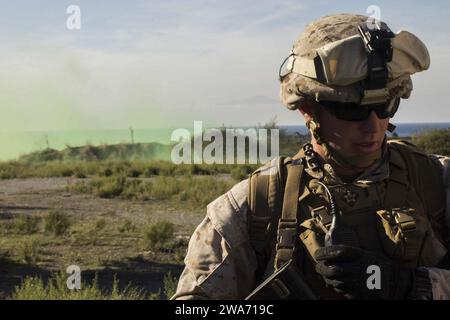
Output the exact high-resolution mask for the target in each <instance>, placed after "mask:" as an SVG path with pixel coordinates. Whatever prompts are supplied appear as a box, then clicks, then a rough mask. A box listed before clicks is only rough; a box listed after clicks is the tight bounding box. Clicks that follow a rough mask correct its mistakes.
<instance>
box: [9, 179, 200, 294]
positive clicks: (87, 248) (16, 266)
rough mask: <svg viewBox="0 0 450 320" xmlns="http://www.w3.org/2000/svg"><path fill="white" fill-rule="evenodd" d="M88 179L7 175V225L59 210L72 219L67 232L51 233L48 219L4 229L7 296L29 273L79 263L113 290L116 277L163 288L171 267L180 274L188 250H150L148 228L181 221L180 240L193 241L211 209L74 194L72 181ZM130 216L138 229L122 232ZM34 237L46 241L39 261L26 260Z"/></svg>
mask: <svg viewBox="0 0 450 320" xmlns="http://www.w3.org/2000/svg"><path fill="white" fill-rule="evenodd" d="M80 180H81V179H76V178H30V179H11V180H0V224H1V223H7V221H12V220H14V219H17V217H18V216H19V215H20V214H25V215H32V216H36V217H39V218H40V219H41V218H42V217H43V216H44V215H45V214H46V213H47V212H48V211H49V210H52V209H58V210H60V211H62V212H64V213H65V214H67V215H68V216H69V217H70V218H71V221H72V224H71V227H70V229H69V232H68V233H67V234H65V235H63V236H51V235H47V234H45V232H44V231H43V227H42V224H43V223H42V222H41V226H40V230H39V231H38V232H37V233H36V234H33V235H18V234H13V233H8V232H6V233H5V232H3V233H0V298H2V299H4V298H6V297H8V296H9V295H10V294H11V292H12V291H13V290H14V287H15V286H17V285H18V284H20V282H21V281H22V279H23V278H24V277H26V276H34V275H40V276H42V277H43V278H44V279H46V278H47V277H48V276H49V275H50V274H51V272H54V271H60V270H65V269H66V268H67V267H68V266H69V265H73V264H75V265H78V266H80V268H81V270H82V279H83V281H89V280H90V279H92V278H93V277H94V275H95V273H97V275H98V279H99V284H100V286H101V287H105V288H110V285H111V283H112V281H113V278H114V275H116V276H117V279H118V280H119V283H120V286H121V287H122V286H125V285H127V284H129V283H131V284H132V285H133V286H137V287H140V288H143V289H145V290H146V291H148V292H156V291H157V290H158V289H159V288H161V287H162V286H163V278H164V275H165V274H167V273H168V272H169V271H170V272H171V274H172V275H173V276H179V274H180V273H181V271H182V268H183V261H182V260H183V257H184V253H185V247H183V248H181V250H179V251H178V252H176V253H174V252H169V251H168V252H164V250H163V251H158V252H152V251H148V250H146V249H145V246H143V245H142V239H143V228H144V227H145V226H146V225H148V224H150V223H153V222H156V221H158V220H167V221H170V222H172V223H174V224H175V226H176V237H177V238H178V239H181V240H182V242H183V243H187V241H188V238H189V236H190V234H191V233H192V232H193V230H194V228H195V226H196V225H198V224H199V223H200V221H201V220H202V219H203V216H204V210H203V209H195V208H189V207H186V206H183V205H181V204H177V203H170V202H164V201H151V200H150V201H130V200H121V199H101V198H98V197H96V196H94V195H86V194H77V193H73V192H68V191H67V190H68V189H67V187H68V186H70V185H72V184H74V183H76V182H78V181H80ZM83 180H88V179H83ZM99 220H103V221H104V226H103V227H101V228H100V227H94V225H96V222H97V221H99ZM126 220H129V221H131V222H132V225H133V230H131V231H127V232H123V231H119V227H120V225H121V224H123V222H124V221H126ZM27 239H34V240H36V239H37V240H36V241H38V243H39V255H38V258H37V259H36V261H35V262H33V263H29V262H24V261H22V260H21V258H20V246H21V242H23V241H28V240H27Z"/></svg>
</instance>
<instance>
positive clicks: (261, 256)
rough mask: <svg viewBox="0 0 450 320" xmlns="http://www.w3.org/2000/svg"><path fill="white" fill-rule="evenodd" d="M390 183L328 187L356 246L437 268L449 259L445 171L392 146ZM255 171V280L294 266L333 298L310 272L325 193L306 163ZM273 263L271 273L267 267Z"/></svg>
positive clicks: (251, 218) (323, 223)
mask: <svg viewBox="0 0 450 320" xmlns="http://www.w3.org/2000/svg"><path fill="white" fill-rule="evenodd" d="M388 152H389V170H390V172H389V178H387V179H385V180H382V181H379V182H375V183H368V184H341V185H327V187H328V189H329V190H330V192H331V194H332V196H333V199H334V200H335V202H337V206H338V207H339V209H341V210H342V213H343V214H342V217H343V220H344V221H345V223H346V225H348V226H350V227H351V228H352V229H353V230H354V233H355V234H356V235H357V237H356V242H355V240H353V242H352V243H350V244H351V245H356V246H359V247H361V248H362V249H365V250H369V251H374V252H378V253H382V254H384V255H386V256H387V257H389V258H390V259H391V260H392V261H393V263H394V265H396V266H397V267H399V268H402V267H418V266H430V267H431V266H436V265H437V264H438V263H439V262H440V260H441V259H442V258H443V257H444V256H445V255H446V253H447V249H446V246H445V245H444V243H445V244H447V228H446V227H445V221H444V211H445V193H444V192H445V191H444V185H443V179H442V168H441V166H440V165H439V164H438V163H436V162H434V161H433V160H432V159H431V158H430V157H428V156H427V155H426V154H424V153H423V152H421V151H420V150H418V149H417V148H416V147H415V146H414V145H412V144H410V143H408V142H406V141H402V140H396V141H390V142H389V144H388ZM275 162H276V163H275V164H274V163H272V164H270V165H266V166H263V167H261V168H260V169H258V170H256V171H255V172H254V173H253V174H252V175H251V177H250V183H249V188H250V189H249V198H248V199H249V200H248V201H249V214H248V231H249V236H250V242H251V244H252V246H253V248H254V250H255V252H256V256H257V259H258V270H257V274H256V279H257V281H261V280H262V279H264V278H265V277H266V276H267V271H268V270H271V269H272V270H273V269H278V268H279V267H280V266H282V265H283V264H284V263H286V262H287V261H288V260H290V259H292V260H293V261H296V263H297V266H298V268H299V270H300V271H301V272H302V273H303V275H304V277H305V279H306V280H307V281H308V282H309V283H310V285H311V286H312V287H314V288H315V289H316V291H317V292H319V294H320V295H321V296H322V297H323V298H337V297H336V295H335V294H334V292H331V290H328V289H326V288H325V287H323V282H322V281H321V279H319V277H318V275H317V274H316V273H315V271H314V265H315V261H314V258H313V257H314V252H315V251H316V250H317V248H319V247H320V246H324V239H325V233H326V232H327V231H328V229H329V227H330V224H331V220H332V216H331V215H330V212H329V211H330V201H329V200H330V199H328V198H329V197H327V195H326V193H325V191H324V188H323V187H321V185H320V184H319V183H317V179H315V178H314V177H311V176H310V175H309V174H307V173H306V172H305V171H306V170H304V169H305V164H306V163H305V158H304V157H302V158H300V159H296V157H294V158H283V157H280V158H278V159H276V160H275ZM271 260H273V268H272V266H271V265H270V264H269V261H271Z"/></svg>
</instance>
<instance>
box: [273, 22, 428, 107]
mask: <svg viewBox="0 0 450 320" xmlns="http://www.w3.org/2000/svg"><path fill="white" fill-rule="evenodd" d="M284 65H286V69H287V73H286V74H283V75H281V74H280V81H281V88H280V97H281V100H282V102H283V104H284V105H285V106H286V107H287V108H288V109H291V110H295V109H298V107H299V106H300V105H301V103H302V101H304V100H305V99H307V98H313V99H314V100H316V101H336V102H348V103H355V104H362V105H364V104H375V103H382V102H387V101H389V100H392V99H396V98H398V99H399V98H403V99H406V98H409V96H410V94H411V91H412V81H411V77H410V75H412V74H413V73H415V72H420V71H422V70H426V69H428V67H429V65H430V57H429V54H428V51H427V48H426V47H425V45H424V44H423V43H422V41H420V39H418V38H417V37H416V36H415V35H413V34H412V33H409V32H407V31H400V32H398V33H396V34H394V33H393V32H392V31H391V30H390V29H389V28H388V27H387V25H386V24H385V23H383V22H380V21H376V20H371V18H369V17H366V16H363V15H357V14H336V15H330V16H325V17H323V18H320V19H318V20H316V21H314V22H312V23H310V24H309V25H307V26H306V28H305V31H304V32H303V33H302V34H301V35H300V37H299V38H298V39H297V40H296V41H295V43H294V45H293V48H292V51H291V53H290V55H289V57H288V58H287V59H286V60H285V61H284V62H283V65H282V67H283V66H284ZM280 71H281V68H280ZM280 73H281V72H280Z"/></svg>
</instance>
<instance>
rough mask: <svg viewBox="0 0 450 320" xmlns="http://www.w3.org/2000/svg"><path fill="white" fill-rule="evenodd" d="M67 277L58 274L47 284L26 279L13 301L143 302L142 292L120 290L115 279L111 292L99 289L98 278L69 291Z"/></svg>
mask: <svg viewBox="0 0 450 320" xmlns="http://www.w3.org/2000/svg"><path fill="white" fill-rule="evenodd" d="M66 279H67V275H66V274H65V273H63V272H60V273H58V274H56V276H54V277H53V278H52V279H50V280H49V282H48V283H47V284H45V283H44V281H43V280H42V279H41V278H39V277H26V278H25V279H24V280H23V282H22V284H21V285H20V286H17V287H16V288H15V290H14V293H13V294H12V296H11V299H14V300H143V299H145V294H144V293H143V291H142V290H139V289H137V288H133V287H131V286H129V285H128V286H127V287H125V288H124V289H123V290H120V289H119V282H118V281H117V279H114V281H113V285H112V288H111V291H110V292H106V291H104V290H102V289H100V288H99V286H98V281H97V278H95V279H94V281H93V283H91V284H88V283H83V284H82V286H81V289H80V290H76V289H74V290H69V289H68V288H67V284H66Z"/></svg>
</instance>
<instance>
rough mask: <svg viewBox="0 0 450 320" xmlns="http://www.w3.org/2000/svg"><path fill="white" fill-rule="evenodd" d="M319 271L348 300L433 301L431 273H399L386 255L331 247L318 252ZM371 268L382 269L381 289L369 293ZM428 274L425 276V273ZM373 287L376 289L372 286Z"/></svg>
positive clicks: (342, 246)
mask: <svg viewBox="0 0 450 320" xmlns="http://www.w3.org/2000/svg"><path fill="white" fill-rule="evenodd" d="M314 256H315V259H316V261H317V264H316V271H317V273H319V274H320V275H321V276H322V277H323V279H324V280H325V283H326V284H327V285H329V286H331V287H332V288H333V289H334V290H335V291H336V292H339V293H341V294H343V295H344V296H345V297H346V298H348V299H431V298H432V293H431V282H430V280H429V278H428V275H427V272H426V271H423V270H416V269H401V270H395V268H394V266H393V264H392V263H391V261H390V260H389V259H387V258H386V257H385V256H383V255H378V254H376V253H373V252H370V251H366V250H363V249H360V248H357V247H352V246H345V245H331V246H326V247H321V248H319V249H318V250H317V251H316V252H315V255H314ZM371 265H375V266H378V267H379V268H380V279H379V284H380V287H379V288H373V289H369V285H368V282H369V284H370V283H372V281H370V280H369V281H368V279H369V277H371V276H372V274H374V272H373V271H370V270H369V272H368V267H369V266H371ZM424 272H425V273H424ZM372 287H373V286H372Z"/></svg>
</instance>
